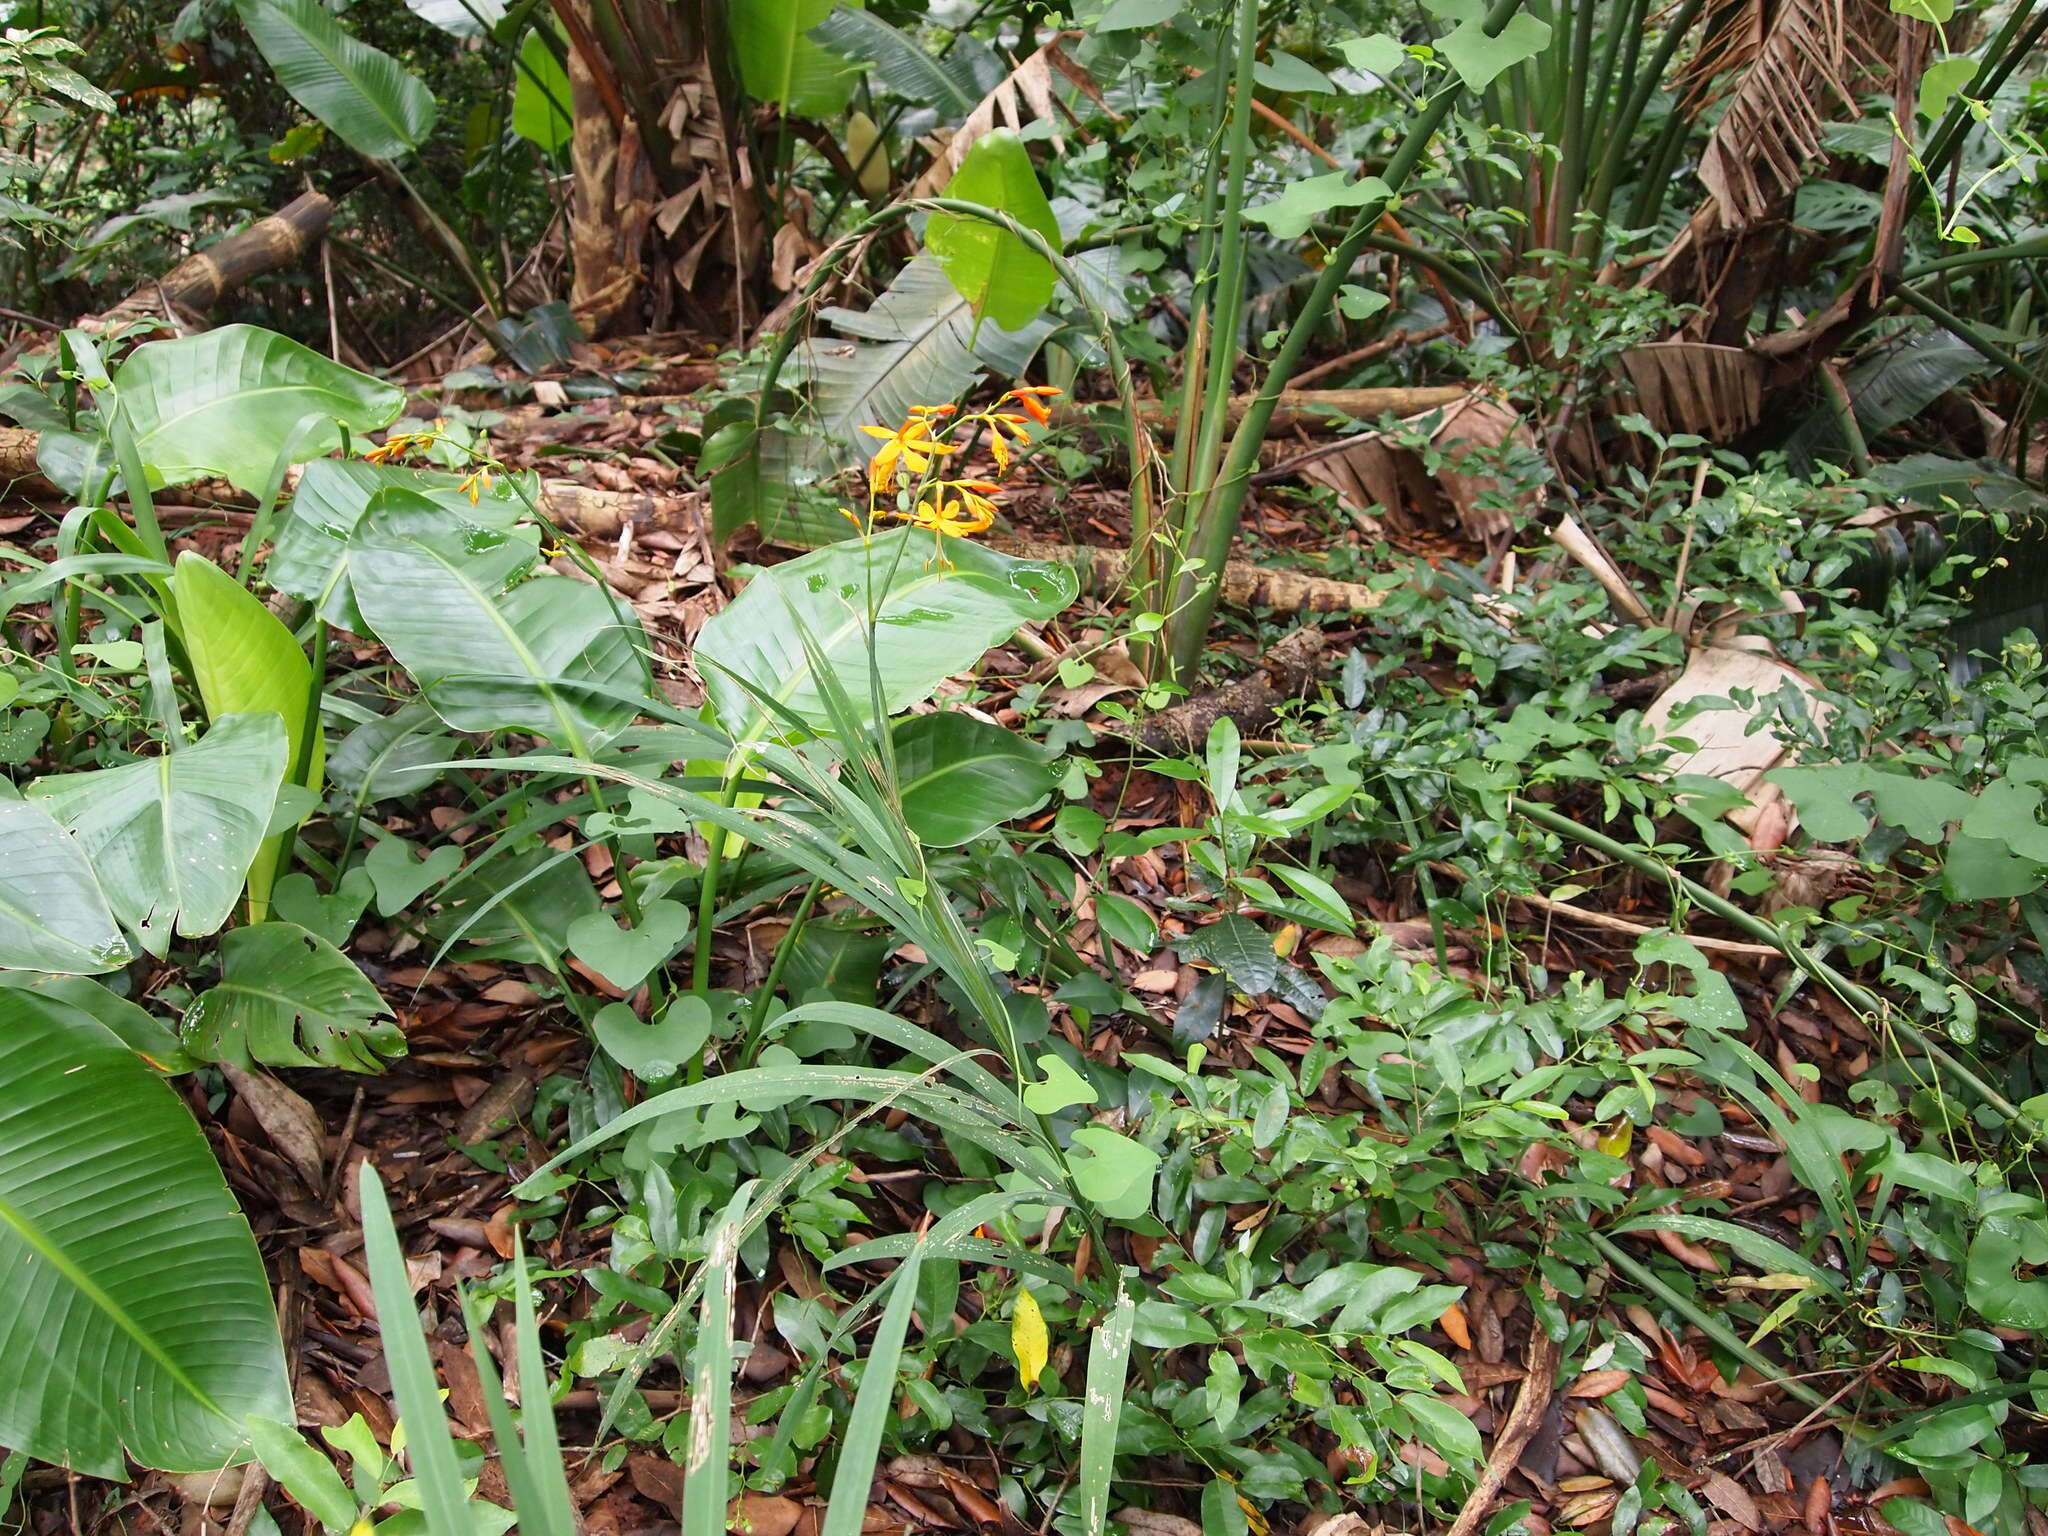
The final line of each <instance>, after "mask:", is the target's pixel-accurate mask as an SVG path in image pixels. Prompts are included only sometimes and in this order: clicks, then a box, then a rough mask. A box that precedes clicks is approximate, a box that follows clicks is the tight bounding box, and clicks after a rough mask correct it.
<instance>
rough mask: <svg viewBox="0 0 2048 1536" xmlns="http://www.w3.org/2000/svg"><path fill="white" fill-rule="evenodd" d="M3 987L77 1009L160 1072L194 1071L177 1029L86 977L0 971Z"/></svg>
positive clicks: (0, 984) (0, 980) (0, 982)
mask: <svg viewBox="0 0 2048 1536" xmlns="http://www.w3.org/2000/svg"><path fill="white" fill-rule="evenodd" d="M0 987H22V988H26V989H27V990H28V991H31V992H34V993H35V994H36V995H37V996H39V997H46V998H49V999H50V1000H51V1001H53V1002H58V1003H62V1004H63V1005H64V1006H65V1007H67V1008H75V1009H77V1010H78V1011H79V1012H80V1013H82V1014H85V1015H86V1016H87V1017H88V1018H90V1019H93V1020H94V1021H95V1022H97V1023H100V1024H103V1025H105V1026H106V1027H107V1028H108V1029H110V1030H112V1031H113V1033H114V1036H115V1038H117V1039H118V1040H119V1041H120V1042H121V1043H122V1044H123V1045H125V1046H127V1047H128V1049H129V1050H131V1051H133V1052H135V1054H136V1055H138V1056H140V1057H141V1058H142V1059H143V1060H144V1061H146V1062H148V1063H149V1064H150V1065H151V1066H152V1067H154V1068H155V1069H156V1070H157V1071H159V1072H166V1073H177V1072H189V1071H191V1070H192V1058H191V1056H190V1055H188V1054H187V1052H186V1050H185V1044H184V1042H183V1041H182V1040H180V1039H179V1038H178V1034H177V1031H176V1030H174V1029H172V1028H171V1027H170V1025H168V1024H165V1023H162V1022H161V1021H159V1020H158V1019H156V1018H155V1017H153V1016H152V1015H151V1014H149V1013H148V1012H147V1011H145V1010H144V1009H142V1008H140V1007H138V1006H136V1005H135V1004H134V1003H131V1002H130V1001H128V999H127V998H125V997H117V996H116V995H115V994H114V993H113V992H111V991H109V990H108V989H107V987H105V986H104V985H103V984H101V983H100V982H97V981H92V980H90V979H88V978H86V977H84V976H51V975H39V974H37V973H36V972H34V971H12V970H4V969H0Z"/></svg>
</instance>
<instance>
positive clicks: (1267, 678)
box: [1101, 624, 1324, 752]
mask: <svg viewBox="0 0 2048 1536" xmlns="http://www.w3.org/2000/svg"><path fill="white" fill-rule="evenodd" d="M1323 640H1324V636H1323V632H1322V630H1320V629H1319V628H1317V627H1316V626H1315V625H1313V624H1308V625H1304V626H1303V627H1302V628H1300V629H1297V630H1296V631H1295V632H1294V633H1293V634H1291V635H1289V636H1288V637H1287V638H1286V639H1284V640H1282V641H1281V642H1280V643H1279V644H1278V645H1276V646H1274V647H1273V648H1272V649H1271V650H1269V651H1267V652H1266V653H1265V654H1264V655H1263V656H1261V657H1260V658H1259V666H1260V670H1259V671H1257V672H1255V673H1253V674H1252V675H1251V676H1250V677H1246V678H1241V679H1240V680H1239V681H1237V682H1234V683H1231V684H1229V685H1228V686H1226V687H1223V688H1217V689H1214V690H1212V691H1210V692H1208V693H1201V694H1197V695H1195V697H1193V698H1191V699H1183V700H1182V701H1181V702H1180V703H1178V704H1176V705H1174V706H1173V707H1172V708H1171V709H1162V710H1161V711H1160V712H1159V713H1158V714H1156V715H1152V716H1150V717H1148V718H1147V719H1145V720H1144V721H1142V722H1140V723H1138V724H1137V725H1135V726H1133V727H1128V728H1126V727H1116V726H1105V727H1102V728H1101V729H1102V730H1103V731H1104V733H1105V734H1108V735H1117V736H1122V737H1124V738H1125V739H1126V740H1130V741H1135V742H1137V743H1138V744H1139V745H1140V746H1143V747H1148V748H1150V749H1151V750H1152V751H1154V752H1187V751H1191V750H1194V749H1196V748H1198V747H1200V746H1201V744H1202V743H1203V742H1205V741H1207V740H1208V739H1209V728H1210V727H1211V726H1212V725H1214V724H1215V723H1216V722H1217V721H1218V720H1221V719H1223V718H1224V717H1225V716H1228V717H1229V718H1230V719H1231V720H1233V721H1235V722H1236V723H1237V728H1238V730H1239V732H1240V733H1248V732H1251V731H1255V730H1257V729H1258V728H1259V727H1260V726H1262V725H1264V724H1265V723H1266V722H1267V721H1269V720H1271V719H1272V718H1273V716H1274V714H1275V713H1277V712H1278V710H1279V707H1280V705H1281V704H1283V703H1285V702H1286V701H1287V700H1288V699H1291V698H1293V697H1295V696H1296V695H1297V694H1299V693H1300V692H1301V690H1302V687H1303V686H1304V685H1305V684H1306V683H1308V682H1309V681H1310V680H1311V679H1312V678H1313V677H1314V676H1315V671H1316V662H1317V660H1318V659H1319V658H1320V657H1321V655H1322V651H1323Z"/></svg>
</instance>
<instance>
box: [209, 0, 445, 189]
mask: <svg viewBox="0 0 2048 1536" xmlns="http://www.w3.org/2000/svg"><path fill="white" fill-rule="evenodd" d="M235 10H236V12H237V13H238V14H239V15H240V16H241V18H242V24H243V25H244V26H246V27H247V28H248V29H249V36H250V37H252V38H253V39H255V42H256V46H257V48H258V49H260V50H261V51H262V54H263V57H264V58H266V59H268V60H269V61H270V67H271V68H272V69H273V70H275V71H276V72H277V83H278V84H279V85H282V86H283V87H284V88H285V90H286V91H288V92H290V94H291V98H292V100H293V101H296V102H297V103H298V104H299V105H300V106H302V107H304V108H305V109H306V110H307V111H308V112H310V113H312V114H313V115H314V116H315V117H317V118H319V119H320V121H321V122H323V123H325V124H326V125H327V126H328V127H329V128H330V129H332V130H333V131H334V135H335V137H336V138H338V139H340V140H341V141H342V142H343V143H344V144H346V145H348V147H349V148H350V149H353V150H355V151H356V152H357V153H358V154H362V155H368V156H369V157H370V158H371V159H372V160H398V159H402V158H403V157H404V156H406V155H407V154H410V153H411V152H412V151H413V150H415V149H418V148H419V147H420V145H421V144H422V143H424V142H425V141H426V137H427V134H428V133H429V132H431V131H432V129H433V126H434V115H435V111H436V106H435V102H434V93H433V92H432V91H430V90H428V89H427V87H426V83H425V82H424V81H422V80H421V79H420V78H419V77H418V76H417V75H414V74H413V73H411V72H410V71H409V70H407V69H406V67H405V66H404V65H403V64H400V63H399V62H398V60H396V59H394V58H392V57H391V55H390V54H388V53H385V52H383V51H382V50H381V49H377V48H372V47H371V46H370V45H369V44H368V43H365V42H363V41H361V40H360V39H359V38H355V37H352V36H350V35H349V33H348V32H347V31H346V30H344V29H343V27H342V25H341V23H340V22H338V21H336V20H335V19H334V17H333V16H332V15H331V14H330V13H329V12H328V10H327V8H326V7H325V6H323V5H321V4H320V3H319V0H236V4H235Z"/></svg>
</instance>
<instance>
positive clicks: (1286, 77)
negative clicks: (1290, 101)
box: [1252, 48, 1337, 94]
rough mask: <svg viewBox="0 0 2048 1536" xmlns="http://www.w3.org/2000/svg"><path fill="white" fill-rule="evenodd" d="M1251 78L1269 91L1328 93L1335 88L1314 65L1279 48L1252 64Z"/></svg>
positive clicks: (1328, 78)
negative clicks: (1260, 61)
mask: <svg viewBox="0 0 2048 1536" xmlns="http://www.w3.org/2000/svg"><path fill="white" fill-rule="evenodd" d="M1252 78H1253V79H1255V80H1256V81H1258V83H1259V84H1260V85H1262V86H1264V87H1265V88H1266V89H1267V90H1269V91H1284V92H1287V93H1290V94H1294V93H1299V92H1303V91H1307V92H1312V93H1330V92H1334V91H1335V90H1336V89H1337V87H1336V86H1335V85H1334V84H1332V83H1331V81H1330V77H1329V76H1328V75H1326V74H1324V73H1323V72H1322V71H1321V70H1320V69H1317V68H1316V67H1315V65H1313V64H1311V63H1309V62H1308V60H1306V59H1302V58H1297V57H1296V56H1295V55H1293V54H1291V53H1288V52H1287V51H1286V50H1285V49H1281V48H1275V49H1274V50H1273V55H1272V57H1271V58H1270V59H1269V60H1267V61H1266V62H1264V63H1258V64H1254V65H1253V66H1252Z"/></svg>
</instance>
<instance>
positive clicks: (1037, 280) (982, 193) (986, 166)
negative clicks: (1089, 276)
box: [925, 128, 1060, 331]
mask: <svg viewBox="0 0 2048 1536" xmlns="http://www.w3.org/2000/svg"><path fill="white" fill-rule="evenodd" d="M946 196H948V197H951V198H958V199H960V200H961V201H962V202H968V203H979V204H981V206H983V207H984V208H991V209H994V210H995V211H997V212H998V213H1007V214H1008V215H1009V216H1010V217H1011V218H1013V219H1015V220H1016V221H1017V222H1018V223H1019V224H1022V225H1023V226H1024V227H1025V228H1026V229H1029V230H1031V231H1032V232H1033V233H1034V234H1037V235H1041V236H1043V237H1044V238H1045V240H1046V241H1047V243H1048V244H1050V245H1051V246H1052V247H1053V249H1054V250H1058V249H1059V244H1060V226H1059V220H1057V219H1056V218H1054V217H1053V212H1052V204H1051V203H1049V202H1048V201H1046V196H1045V188H1043V187H1041V186H1040V185H1039V184H1038V172H1037V170H1035V169H1034V168H1033V166H1032V164H1031V152H1030V151H1029V150H1027V149H1026V148H1025V147H1024V141H1023V140H1022V139H1020V138H1018V137H1017V135H1016V134H1015V133H1014V132H1012V131H1011V130H1009V129H1007V128H1002V129H998V130H996V131H995V132H993V133H990V134H988V135H986V136H985V137H983V139H982V140H981V142H980V143H978V144H976V145H975V146H974V148H972V149H970V150H969V151H968V152H967V158H966V159H965V160H963V161H961V162H960V169H959V170H958V171H956V172H954V173H953V179H952V180H951V181H949V182H947V183H946ZM925 245H926V246H927V248H929V249H930V251H931V253H932V254H933V255H934V256H936V257H937V258H938V260H939V265H940V266H941V267H942V268H944V269H945V273H946V279H947V281H948V282H950V283H951V284H952V285H953V289H954V291H955V292H956V293H958V294H959V295H960V296H961V297H962V298H964V299H966V300H967V302H968V304H969V305H970V306H972V308H973V310H974V314H975V316H976V318H977V319H981V320H993V321H994V322H995V323H996V324H997V325H1000V326H1002V327H1003V328H1004V329H1006V330H1010V331H1017V330H1022V329H1023V328H1024V327H1025V326H1027V325H1029V324H1031V322H1032V321H1034V320H1036V319H1037V318H1038V317H1039V316H1040V315H1042V314H1043V313H1044V312H1045V307H1046V305H1048V304H1050V303H1051V302H1052V294H1053V285H1054V283H1055V282H1056V280H1057V279H1056V278H1055V276H1054V274H1053V270H1052V263H1051V262H1049V261H1047V260H1046V259H1045V258H1044V257H1043V256H1041V255H1039V254H1038V253H1037V252H1036V251H1033V250H1032V249H1031V248H1030V247H1028V246H1027V245H1025V244H1024V242H1023V241H1022V240H1020V239H1018V238H1017V236H1015V235H1013V234H1011V233H1010V232H1009V231H1008V230H1007V229H1001V228H998V227H997V226H996V225H993V224H989V223H985V222H983V221H982V220H980V219H975V218H969V217H966V216H964V215H961V214H952V213H935V214H933V215H932V218H931V223H930V224H929V225H927V226H926V228H925Z"/></svg>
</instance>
